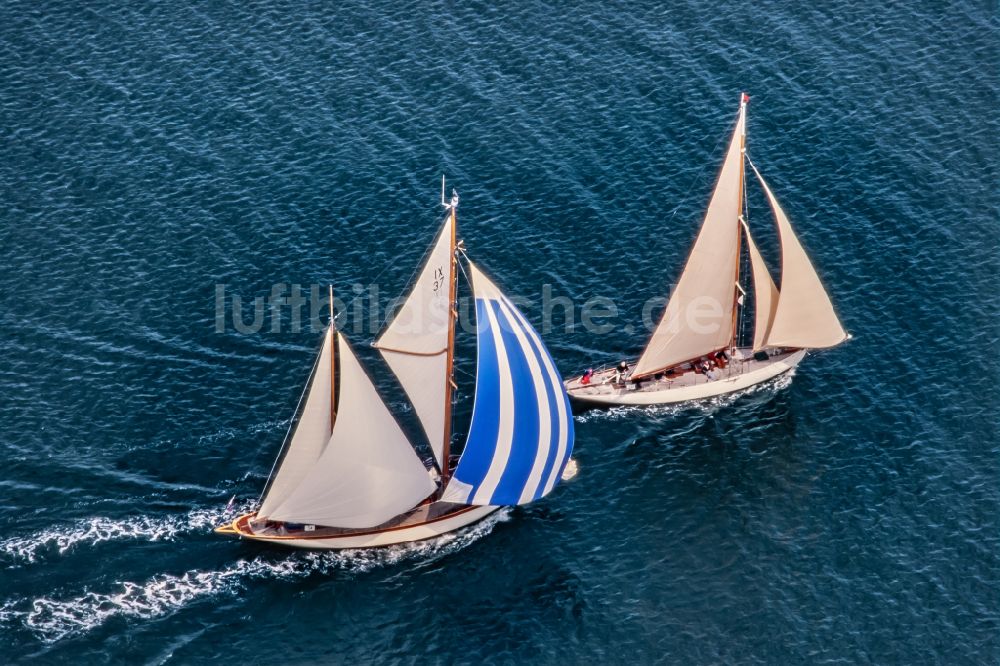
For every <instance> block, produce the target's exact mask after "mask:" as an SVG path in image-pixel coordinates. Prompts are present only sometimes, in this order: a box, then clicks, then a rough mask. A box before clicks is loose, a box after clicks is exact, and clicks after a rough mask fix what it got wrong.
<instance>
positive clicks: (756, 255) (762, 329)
mask: <svg viewBox="0 0 1000 666" xmlns="http://www.w3.org/2000/svg"><path fill="white" fill-rule="evenodd" d="M743 233H745V234H746V239H747V249H748V250H749V252H750V268H751V270H752V271H753V291H754V304H755V310H756V312H755V313H754V326H753V350H754V351H757V350H759V349H763V348H764V346H765V340H766V339H767V332H768V331H769V330H771V322H772V321H774V311H775V309H776V308H777V307H778V288H777V287H776V286H774V280H772V279H771V274H770V273H769V272H768V270H767V264H765V263H764V257H762V256H760V251H759V250H758V249H757V245H756V244H755V243H754V242H753V238H752V237H751V236H750V228H749V227H748V226H747V225H746V223H744V224H743Z"/></svg>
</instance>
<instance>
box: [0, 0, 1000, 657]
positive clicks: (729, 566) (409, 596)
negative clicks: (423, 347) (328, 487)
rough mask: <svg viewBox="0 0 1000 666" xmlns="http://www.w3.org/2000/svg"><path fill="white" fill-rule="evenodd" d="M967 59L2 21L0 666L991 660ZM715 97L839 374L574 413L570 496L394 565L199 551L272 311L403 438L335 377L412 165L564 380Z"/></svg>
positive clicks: (965, 22) (982, 35)
mask: <svg viewBox="0 0 1000 666" xmlns="http://www.w3.org/2000/svg"><path fill="white" fill-rule="evenodd" d="M814 4H815V5H816V6H813V5H814ZM998 45H1000V21H998V10H997V5H996V2H956V3H939V2H906V3H903V2H881V1H879V0H875V1H866V2H860V1H853V2H823V3H803V2H791V1H787V0H786V1H783V2H768V1H765V2H740V3H717V2H704V1H696V0H691V1H688V2H684V1H682V2H676V3H618V2H614V3H607V2H584V3H575V4H572V3H551V2H538V1H536V0H527V1H525V2H517V3H480V2H475V3H458V2H434V3H405V2H385V3H371V4H361V5H357V4H353V3H340V2H329V3H314V2H246V1H243V2H209V3H192V2H185V1H179V2H178V1H173V2H161V1H155V2H137V3H109V2H88V3H71V2H44V1H42V2H22V1H17V0H8V1H7V2H4V3H3V4H2V6H0V136H2V142H0V192H2V195H0V196H2V198H0V204H2V205H0V299H2V301H0V455H2V461H3V466H2V472H0V525H2V527H3V529H2V534H0V570H2V575H0V662H3V663H27V664H34V663H39V664H42V663H74V664H89V663H97V664H102V663H107V664H118V663H148V664H204V663H213V664H250V663H253V664H312V663H329V664H368V663H442V664H467V663H497V664H573V663H585V664H619V663H621V664H653V663H657V664H718V663H741V664H756V663H761V664H784V663H790V664H845V663H878V664H895V663H898V664H925V663H941V664H996V663H997V662H998V661H1000V517H998V516H1000V434H998V422H1000V419H998V416H997V415H998V413H1000V398H998V390H997V382H998V380H1000V346H998V338H1000V329H998V326H1000V324H998V322H1000V260H998V256H1000V254H998V241H1000V232H998V219H1000V216H998V209H1000V205H998V185H1000V181H998V169H997V163H998V158H997V156H998V154H1000V139H998V137H1000V111H998V109H1000V100H998V88H1000V55H998V48H1000V46H998ZM741 91H747V92H748V93H749V94H750V96H751V102H750V106H749V125H748V152H749V154H750V155H751V157H752V159H753V160H754V162H755V164H757V165H758V167H760V168H761V170H762V172H763V173H764V174H765V176H766V177H768V179H769V182H770V184H771V186H772V188H773V189H774V190H775V192H776V194H777V196H778V197H779V199H780V200H781V201H782V203H783V205H784V207H785V209H786V210H787V212H788V213H789V215H790V217H791V219H792V221H793V223H794V225H795V226H796V229H797V231H798V233H799V235H800V238H801V240H802V242H803V244H804V245H805V246H806V247H807V248H808V250H809V252H810V254H811V255H812V257H813V259H814V261H815V264H816V266H817V269H818V271H819V273H820V274H821V276H822V278H823V280H824V282H825V284H826V286H827V288H828V290H829V292H830V294H831V298H832V299H833V302H834V303H835V305H836V308H837V310H838V313H839V314H840V317H841V319H842V320H843V322H844V325H845V327H846V328H847V329H848V330H849V331H850V332H851V333H852V334H853V335H854V338H853V339H852V340H851V341H850V342H849V343H847V344H845V345H843V346H841V347H839V348H836V349H833V350H829V351H826V352H823V353H817V354H814V355H811V356H810V357H808V358H807V359H806V361H805V362H803V364H802V365H801V366H800V367H799V369H798V371H797V372H796V373H795V374H794V375H793V376H790V377H785V378H782V379H780V380H778V381H776V382H771V383H769V384H766V385H764V386H761V387H758V388H757V389H756V390H752V391H748V392H746V393H744V394H742V395H737V396H734V397H729V398H726V399H719V400H712V401H707V402H704V403H700V404H694V405H690V406H686V407H683V408H679V407H673V408H660V409H651V410H643V409H612V410H608V411H599V412H587V413H581V414H578V415H577V417H576V431H577V440H576V453H575V457H576V459H577V461H578V463H579V473H578V474H577V476H576V477H575V478H574V479H572V480H571V481H569V482H567V483H564V484H562V485H561V486H560V487H558V488H556V490H555V491H554V492H553V493H552V494H551V495H550V496H548V497H547V498H545V499H544V500H542V501H540V502H537V503H535V504H532V505H530V506H527V507H520V508H514V509H507V510H504V511H503V512H501V513H500V514H499V515H498V516H496V517H494V518H493V519H491V520H489V521H487V522H486V523H483V524H480V525H478V526H475V527H473V528H472V529H469V530H467V531H464V532H461V533H459V534H455V535H449V536H448V537H445V538H442V539H439V540H436V541H430V542H424V543H420V544H416V545H411V546H405V547H395V548H390V549H386V550H378V551H355V552H348V553H339V554H337V553H325V554H323V553H319V554H317V553H306V552H287V551H283V550H274V549H270V548H265V547H260V546H255V545H252V544H247V543H241V542H238V541H234V540H230V539H226V538H223V537H219V536H217V535H214V534H212V533H211V528H212V527H213V526H214V525H216V524H217V523H219V522H220V521H222V520H223V519H224V517H225V516H226V515H227V502H229V499H230V498H231V497H233V496H234V495H235V498H236V499H235V500H234V502H233V504H234V506H233V509H234V510H236V509H244V508H247V507H251V506H252V505H253V503H254V502H255V500H256V497H257V495H258V494H259V492H260V490H261V488H262V487H263V485H264V483H265V480H266V478H267V475H268V471H269V469H270V467H271V464H272V462H273V460H274V457H275V455H277V453H278V451H279V449H280V447H281V444H282V441H283V438H284V436H285V432H286V430H287V429H288V427H289V423H290V420H291V419H292V416H293V414H294V410H295V406H296V402H297V400H298V396H299V394H300V391H301V389H302V386H303V383H304V382H305V381H306V378H307V376H308V374H309V368H310V366H311V364H312V360H313V355H314V354H315V351H316V348H317V344H318V342H319V339H320V330H319V329H318V328H315V329H314V327H311V326H309V325H307V323H308V322H307V323H306V324H303V325H301V326H294V325H293V324H294V322H293V321H292V315H291V310H292V309H291V308H290V307H285V308H282V309H279V311H278V315H279V316H276V317H275V316H273V315H272V313H271V312H270V310H269V309H267V308H265V307H263V304H264V303H265V299H268V298H269V295H270V293H271V291H272V289H278V291H279V293H281V290H282V289H284V288H286V287H287V289H291V286H290V285H301V287H302V290H303V292H304V293H305V294H306V295H307V296H308V292H309V289H310V287H311V286H312V285H316V286H317V289H318V290H322V291H323V292H325V289H326V285H328V284H333V285H334V286H335V288H336V289H337V290H338V291H337V293H338V295H339V296H341V297H342V298H343V301H344V306H343V309H342V312H341V315H340V316H341V319H340V320H338V323H340V325H341V326H342V328H344V329H345V330H347V331H348V334H349V335H350V336H351V339H352V340H353V341H354V342H355V344H356V347H357V348H358V349H359V350H360V353H361V355H362V358H363V360H364V361H365V362H366V363H367V365H368V367H369V370H370V371H371V373H372V375H373V376H374V377H376V379H377V381H378V384H379V386H380V387H382V389H383V391H384V394H385V395H386V398H387V400H388V402H389V404H390V406H391V407H392V408H393V409H394V411H396V412H397V413H398V414H399V415H400V418H401V419H402V421H403V423H404V426H405V427H406V428H407V430H408V432H411V433H413V436H414V440H415V441H417V442H418V446H423V441H422V440H421V439H420V436H421V435H420V431H419V428H418V427H417V426H416V425H415V421H414V419H413V415H412V413H411V412H410V411H409V408H408V404H407V402H406V400H405V398H404V397H403V394H402V392H401V391H400V389H399V387H398V385H396V384H395V382H394V381H393V379H392V378H391V376H390V374H389V372H388V369H387V367H386V366H385V365H384V363H383V362H382V361H381V360H380V359H379V358H378V357H377V354H374V353H372V350H371V349H370V348H368V346H367V343H368V342H369V341H370V340H371V339H372V338H373V336H374V335H375V333H376V330H377V326H378V324H379V322H380V321H381V319H382V317H384V308H385V307H386V305H387V304H388V303H389V302H390V301H391V300H392V299H393V298H395V297H396V296H398V295H399V294H400V293H402V292H403V291H404V290H405V288H406V286H407V284H408V281H409V280H410V278H411V276H412V274H413V271H414V268H415V267H416V266H417V264H418V262H419V260H420V258H421V256H422V254H423V252H424V250H425V249H426V247H427V245H428V244H429V243H430V241H431V238H432V236H433V234H434V233H435V231H436V229H437V225H438V224H439V222H440V219H441V214H442V209H441V207H440V178H441V176H442V174H444V175H446V176H447V178H448V187H449V190H450V189H451V188H452V187H454V188H455V189H456V190H457V191H458V192H459V194H460V196H461V204H460V208H459V224H460V235H461V236H462V238H463V239H464V241H465V247H466V249H467V251H468V254H469V257H470V258H472V259H473V260H475V261H476V262H477V263H478V264H481V265H482V266H483V267H484V268H485V269H487V270H488V271H489V273H490V274H491V275H492V276H494V277H495V278H496V280H497V282H498V283H499V284H501V285H502V286H503V287H504V288H505V289H506V290H507V291H508V292H509V293H511V294H515V295H518V296H520V297H521V298H522V303H523V310H524V312H525V313H526V315H527V317H528V318H529V319H530V320H531V321H532V322H534V323H535V325H536V326H537V327H538V328H539V329H542V328H543V327H544V328H545V329H546V330H545V331H544V337H545V340H546V341H547V343H548V345H549V347H550V350H551V352H552V354H553V357H554V358H555V360H556V362H557V364H558V365H559V366H560V368H561V369H562V371H563V373H564V374H565V375H569V373H571V372H574V371H578V370H581V369H584V368H586V367H588V366H589V367H595V366H597V365H600V364H602V363H606V362H615V361H617V360H619V359H621V358H623V357H626V356H634V355H636V354H637V353H638V352H639V351H640V350H641V349H642V347H643V345H644V343H645V340H646V338H647V336H648V330H647V329H646V328H645V327H644V326H643V310H644V308H647V307H649V306H648V303H649V299H654V298H657V297H662V296H665V295H666V294H667V293H668V291H669V288H670V285H671V284H672V282H673V281H674V280H676V278H677V275H678V274H679V271H680V268H681V266H682V265H683V262H684V258H685V256H686V254H687V251H688V249H689V248H690V245H691V242H692V241H693V239H694V236H695V233H696V230H697V228H698V225H699V224H700V219H701V215H702V213H703V211H704V208H705V203H706V201H707V198H708V195H709V192H710V191H711V188H712V182H713V180H714V178H715V174H716V173H717V170H718V167H719V164H720V161H721V157H722V154H723V151H724V146H725V141H726V140H727V139H728V135H729V132H730V131H731V128H732V123H733V120H734V118H735V114H736V111H737V107H738V102H739V95H740V92H741ZM754 197H756V199H755V198H754ZM761 203H762V202H761V199H760V195H759V193H757V194H754V193H753V192H751V194H750V204H751V216H750V224H751V226H752V228H753V229H755V233H756V237H757V241H758V243H759V244H760V245H761V246H762V248H763V251H764V253H765V257H766V258H767V259H768V260H769V261H770V262H771V265H772V267H773V270H774V272H775V273H776V274H777V273H778V251H777V247H776V243H777V241H776V238H775V235H774V231H773V230H772V226H771V223H770V220H769V217H768V212H767V209H766V208H765V207H763V206H762V205H759V204H761ZM754 206H755V207H754ZM275 285H277V287H276V286H275ZM373 285H375V286H377V293H375V292H373V291H372V288H373ZM545 285H548V286H547V287H546V286H545ZM461 289H463V290H465V293H466V294H467V287H466V286H462V287H461ZM546 290H547V291H546ZM358 292H360V294H359V293H358ZM283 293H285V294H288V293H289V292H288V291H285V292H283ZM237 298H238V299H240V300H241V304H242V309H241V312H240V314H241V316H242V319H241V321H240V322H239V324H240V327H242V329H243V330H248V329H249V330H251V332H247V333H242V332H240V331H239V330H237V326H236V323H234V321H235V319H234V315H235V312H234V310H235V308H234V305H235V300H236V299H237ZM545 298H550V299H568V300H569V302H571V304H572V305H571V307H572V311H571V314H570V317H569V318H570V319H571V321H570V322H569V324H570V325H569V326H567V325H566V324H567V322H566V319H567V317H566V313H567V312H569V310H567V308H566V306H565V305H563V307H561V308H556V314H555V316H554V318H553V321H552V325H551V326H544V322H545V321H546V313H545V304H544V300H545ZM254 299H261V301H260V302H261V304H262V307H261V310H260V312H261V315H262V317H263V319H262V320H261V322H260V324H259V325H258V326H256V327H255V326H254V324H253V319H254V310H253V303H254ZM593 299H602V300H598V301H596V302H597V303H600V304H604V305H603V306H602V308H603V309H604V310H605V311H606V309H607V303H608V302H611V303H613V304H614V308H615V312H616V313H617V316H605V317H603V318H601V319H600V321H601V322H602V323H604V324H607V326H605V328H607V329H609V330H607V331H605V332H603V333H599V332H596V331H592V330H587V328H586V327H584V326H582V325H581V323H580V322H581V316H582V311H583V308H584V306H585V305H586V303H587V302H588V301H591V304H593V303H594V302H595V301H593ZM603 299H607V301H605V300H603ZM310 300H311V302H313V301H315V299H310ZM559 302H560V303H564V304H565V302H566V301H565V300H562V301H559ZM217 303H221V305H218V304H217ZM320 305H321V304H318V303H316V306H317V307H319V306H320ZM219 308H221V310H220V311H219V312H217V310H218V309H219ZM308 311H309V309H308V308H306V310H304V312H308ZM654 311H655V307H654ZM317 316H318V317H319V320H320V321H321V322H325V321H326V310H325V306H322V307H320V308H319V311H318V315H317ZM307 319H311V317H309V316H306V315H303V320H307ZM574 324H575V325H574ZM254 328H258V329H260V330H258V331H257V332H252V330H253V329H254ZM220 329H221V330H220ZM459 337H460V340H459V367H458V371H459V372H458V382H459V386H460V390H459V396H458V404H457V405H456V415H457V416H456V430H457V431H458V432H459V433H461V432H464V430H463V429H464V428H465V426H466V424H467V422H468V417H469V413H470V411H471V397H472V387H473V379H472V377H471V373H472V371H473V368H474V341H473V340H472V336H471V335H469V334H467V333H461V334H460V336H459ZM456 441H457V442H458V441H460V440H456ZM228 515H231V513H230V514H228Z"/></svg>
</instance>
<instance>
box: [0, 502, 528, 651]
mask: <svg viewBox="0 0 1000 666" xmlns="http://www.w3.org/2000/svg"><path fill="white" fill-rule="evenodd" d="M509 514H510V511H509V510H501V511H498V512H496V513H495V514H493V515H492V516H490V517H489V518H487V519H486V520H484V521H482V522H480V523H477V524H476V525H472V526H470V527H468V528H466V529H464V530H460V531H458V532H452V533H450V534H445V535H443V536H440V537H438V538H435V539H430V540H427V541H419V542H415V543H409V544H399V545H395V546H387V547H383V548H372V549H359V550H345V551H327V552H315V551H313V552H309V551H302V552H297V551H292V552H290V553H289V554H288V556H287V557H285V558H284V559H274V558H273V557H268V556H260V557H257V558H255V559H252V560H242V559H241V560H237V561H236V562H234V563H233V564H231V565H229V566H227V567H225V568H223V569H220V570H214V571H213V570H208V571H200V570H197V569H195V570H191V571H186V572H184V573H183V574H180V575H173V574H161V575H159V576H155V577H153V578H151V579H149V580H146V581H144V582H141V583H134V582H124V583H122V584H121V586H120V587H119V588H118V589H116V590H113V591H110V592H92V591H87V592H84V593H83V594H81V595H79V596H77V597H73V598H69V599H52V598H49V597H39V598H37V599H34V600H30V601H28V600H25V602H20V603H18V602H15V603H7V604H4V605H3V606H2V607H0V621H4V622H11V621H17V620H20V621H21V622H22V623H23V624H24V626H26V627H27V628H28V629H30V630H31V631H32V632H34V633H35V634H36V635H37V636H38V637H39V638H40V639H41V640H42V641H44V642H47V643H51V642H55V641H58V640H61V639H63V638H66V637H68V636H73V635H77V634H80V633H86V632H88V631H91V630H93V629H96V628H97V627H100V626H101V625H103V624H104V623H106V622H107V621H108V620H110V619H112V618H115V617H123V618H135V619H140V620H148V619H154V618H158V617H162V616H165V615H169V614H171V613H173V612H176V611H177V610H180V609H181V608H183V607H185V606H187V605H189V604H191V603H193V602H196V601H198V600H200V599H203V598H208V597H212V596H216V595H220V594H235V593H236V592H238V591H239V590H240V589H242V588H243V587H244V586H245V585H246V583H247V581H250V580H254V579H285V580H290V579H297V578H305V577H307V576H310V575H313V574H329V573H331V572H334V571H348V572H365V571H369V570H371V569H375V568H378V567H383V566H388V565H393V564H398V563H401V562H407V561H414V560H417V561H419V562H420V563H421V564H427V563H430V562H433V561H435V560H437V559H438V558H441V557H443V556H445V555H449V554H451V553H454V552H456V551H459V550H461V549H463V548H465V547H466V546H468V545H469V544H471V543H473V542H474V541H477V540H478V539H480V538H482V537H483V536H486V535H487V534H489V533H490V532H491V531H492V530H493V527H494V526H495V525H496V524H497V523H499V522H502V521H505V520H507V519H508V517H509Z"/></svg>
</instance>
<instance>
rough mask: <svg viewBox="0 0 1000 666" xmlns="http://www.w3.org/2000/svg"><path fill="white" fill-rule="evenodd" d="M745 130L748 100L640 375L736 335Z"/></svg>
mask: <svg viewBox="0 0 1000 666" xmlns="http://www.w3.org/2000/svg"><path fill="white" fill-rule="evenodd" d="M745 134H746V103H745V101H744V102H743V103H741V104H740V113H739V117H738V119H737V120H736V129H735V130H734V131H733V137H732V140H731V141H730V142H729V150H728V151H727V152H726V159H725V161H724V162H723V163H722V171H721V172H720V173H719V179H718V181H717V182H716V184H715V190H714V192H713V193H712V199H711V201H709V204H708V209H707V211H706V212H705V221H704V223H703V224H702V226H701V231H700V232H699V233H698V238H697V239H696V240H695V242H694V247H693V248H692V249H691V254H690V256H689V257H688V260H687V264H686V265H685V266H684V272H683V273H682V274H681V277H680V279H679V280H678V281H677V286H676V287H675V288H674V292H673V294H672V295H671V296H670V301H669V302H668V303H667V308H666V311H665V312H664V313H663V318H662V319H661V320H660V323H659V325H658V326H657V327H656V330H655V331H653V336H652V338H650V341H649V344H648V345H646V349H645V351H643V353H642V356H640V357H639V361H638V363H637V364H636V366H635V368H634V370H633V372H632V376H634V377H638V376H641V375H645V374H649V373H652V372H656V371H658V370H662V369H663V368H667V367H670V366H672V365H674V364H676V363H680V362H683V361H687V360H689V359H692V358H696V357H698V356H701V355H703V354H707V353H709V352H711V351H714V350H716V349H722V348H724V347H727V346H728V345H729V343H730V341H731V339H732V335H733V313H734V309H735V308H734V307H733V298H734V294H735V290H736V270H737V259H738V257H739V226H738V222H737V219H738V217H739V214H740V208H741V198H742V189H743V144H744V137H745Z"/></svg>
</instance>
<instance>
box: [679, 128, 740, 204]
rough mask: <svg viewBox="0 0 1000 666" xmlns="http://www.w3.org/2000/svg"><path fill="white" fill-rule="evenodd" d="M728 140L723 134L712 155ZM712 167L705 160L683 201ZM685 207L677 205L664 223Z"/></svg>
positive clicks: (682, 198)
mask: <svg viewBox="0 0 1000 666" xmlns="http://www.w3.org/2000/svg"><path fill="white" fill-rule="evenodd" d="M737 119H739V115H738V114H737ZM726 138H727V135H725V134H723V135H722V136H720V137H719V139H718V140H717V141H716V143H715V147H714V148H712V154H713V155H715V154H717V153H718V152H719V147H720V146H722V144H723V143H724V142H725V141H726ZM711 165H712V163H711V162H710V161H708V160H705V161H704V162H703V163H702V166H701V169H699V170H698V173H697V174H695V176H694V178H692V179H691V184H690V185H689V186H688V189H687V192H685V193H684V196H682V197H681V198H680V200H681V201H684V200H686V199H687V198H688V197H689V196H690V195H691V192H692V191H694V188H695V185H697V184H698V183H700V182H701V180H702V177H703V176H704V175H705V172H706V171H708V168H709V167H710V166H711ZM683 206H684V204H683V203H680V204H677V205H676V206H675V207H674V209H673V211H671V212H670V215H669V216H667V219H666V220H664V222H663V223H664V224H666V223H668V222H670V221H671V220H673V219H674V216H676V215H677V211H679V210H680V209H681V208H682V207H683Z"/></svg>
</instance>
